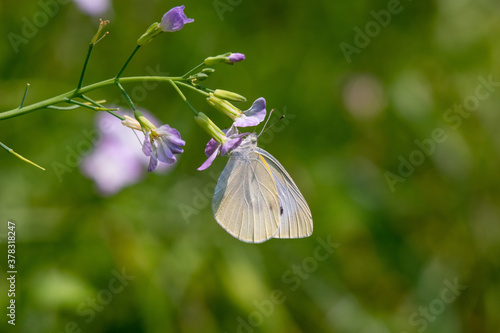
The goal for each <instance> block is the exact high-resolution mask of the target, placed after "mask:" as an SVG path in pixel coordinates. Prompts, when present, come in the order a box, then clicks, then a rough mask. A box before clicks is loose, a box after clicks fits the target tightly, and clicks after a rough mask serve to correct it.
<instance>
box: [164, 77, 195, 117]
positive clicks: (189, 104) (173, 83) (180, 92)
mask: <svg viewBox="0 0 500 333" xmlns="http://www.w3.org/2000/svg"><path fill="white" fill-rule="evenodd" d="M169 82H170V84H171V85H172V86H173V87H174V89H175V90H176V91H177V92H178V93H179V95H180V96H181V98H182V100H183V101H184V102H186V103H187V105H188V106H189V108H190V109H191V111H193V112H194V115H195V116H198V111H196V109H195V108H194V107H193V106H192V105H191V103H189V101H188V100H187V98H186V96H184V94H183V93H182V91H181V90H180V89H179V87H177V84H175V82H174V81H172V80H169ZM179 83H180V82H179Z"/></svg>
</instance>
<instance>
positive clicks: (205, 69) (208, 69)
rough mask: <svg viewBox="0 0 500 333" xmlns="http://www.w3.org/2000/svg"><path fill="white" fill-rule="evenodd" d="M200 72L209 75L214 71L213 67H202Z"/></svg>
mask: <svg viewBox="0 0 500 333" xmlns="http://www.w3.org/2000/svg"><path fill="white" fill-rule="evenodd" d="M201 72H202V73H203V74H207V75H210V74H213V73H214V72H215V69H213V68H204V69H202V70H201Z"/></svg>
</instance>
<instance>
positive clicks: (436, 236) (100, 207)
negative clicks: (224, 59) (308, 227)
mask: <svg viewBox="0 0 500 333" xmlns="http://www.w3.org/2000/svg"><path fill="white" fill-rule="evenodd" d="M49 2H50V1H48V0H45V1H43V0H42V1H41V2H38V1H15V2H7V1H6V0H5V1H3V0H2V2H0V35H1V36H3V37H2V38H1V39H0V50H1V52H0V110H10V109H12V108H15V107H16V106H17V105H19V103H20V100H21V97H22V94H23V91H24V87H25V84H26V83H27V82H29V83H30V84H31V88H30V92H29V94H28V98H27V103H34V102H37V101H40V100H42V99H45V98H49V97H52V96H54V95H57V94H60V93H63V92H66V91H69V90H71V89H73V88H74V87H75V85H76V83H77V80H78V77H79V75H80V70H81V66H82V63H83V60H84V57H85V54H86V50H87V45H88V41H89V40H90V38H91V37H92V36H93V34H94V32H95V29H96V27H97V22H98V18H99V17H102V18H106V19H110V20H111V25H110V26H109V31H110V34H109V36H108V37H106V38H105V39H104V40H103V41H101V42H100V43H99V44H98V45H97V46H96V48H95V51H94V53H93V54H92V58H91V62H90V64H89V68H88V72H87V76H86V78H85V82H86V83H87V84H88V83H92V82H96V81H99V80H103V79H107V78H111V77H112V76H114V75H115V74H116V72H117V71H118V70H119V68H120V66H121V65H122V64H123V62H124V61H125V59H126V58H127V57H128V55H129V54H130V52H131V51H132V49H133V48H134V46H135V41H136V39H137V38H138V37H139V36H140V35H141V34H142V33H143V32H144V31H145V29H146V28H147V27H149V25H150V24H151V23H152V22H155V21H159V20H160V19H161V16H162V15H163V13H164V12H166V11H167V10H168V9H170V8H171V7H174V6H177V5H181V4H182V3H175V2H169V1H160V0H150V1H132V0H121V1H116V0H115V1H113V2H112V3H111V4H110V7H109V8H108V10H107V11H106V12H105V13H104V14H95V15H91V14H89V13H87V12H85V11H84V10H82V8H81V7H79V6H77V5H76V4H75V3H74V2H72V1H62V0H61V1H60V2H55V1H52V2H51V4H52V7H47V6H45V5H43V4H47V3H49ZM54 4H57V6H54ZM183 4H184V5H186V10H185V12H186V14H187V16H188V17H190V18H194V19H195V22H194V23H193V24H189V25H186V26H185V27H184V29H182V30H181V31H179V32H176V33H172V34H163V35H161V36H159V37H158V38H156V39H155V40H154V41H153V42H152V43H151V44H149V45H147V47H144V48H143V49H141V50H140V52H139V53H138V54H137V56H136V57H135V58H134V59H133V61H132V63H131V64H130V66H129V68H128V69H127V71H126V72H125V75H127V76H130V75H147V74H148V68H150V69H158V70H159V71H161V72H164V73H169V74H171V75H179V74H182V73H184V72H186V71H187V70H189V69H190V68H192V67H194V66H195V65H196V64H198V63H200V62H201V61H202V60H203V59H204V58H205V57H207V56H211V55H216V54H220V53H224V52H227V51H233V52H241V53H244V54H245V55H246V60H245V61H244V62H242V63H239V64H236V65H235V66H225V65H221V66H218V67H216V73H215V74H214V75H212V76H211V77H210V79H209V80H208V81H207V82H206V86H208V87H211V88H221V89H228V90H232V91H235V92H238V93H241V94H243V95H245V96H246V97H247V98H248V100H249V102H247V103H246V104H245V105H243V106H242V108H247V107H249V106H250V105H251V101H253V100H254V99H256V98H258V97H260V96H264V97H265V98H266V100H267V103H268V110H270V109H271V108H274V109H275V110H276V111H278V113H287V114H288V115H289V117H288V118H286V119H287V121H286V122H285V121H283V122H282V123H281V124H278V125H277V127H276V128H274V129H272V130H270V131H269V132H268V133H267V134H266V135H265V136H264V137H263V138H262V140H261V146H262V147H264V148H265V149H266V150H268V151H269V152H270V153H271V154H273V155H274V156H275V157H276V158H278V159H279V160H280V161H281V163H282V164H283V165H284V166H285V167H286V168H287V170H288V171H289V173H290V174H291V175H292V176H293V178H294V180H295V182H296V183H297V185H298V186H299V187H300V189H301V191H302V193H303V194H304V196H305V198H306V199H307V201H308V203H309V205H310V208H311V211H312V215H313V219H314V234H313V235H312V236H311V237H309V238H305V239H300V240H270V241H268V242H266V243H264V244H260V245H252V244H245V243H242V242H240V241H238V240H236V239H234V238H233V237H231V236H230V235H229V234H227V233H226V232H225V231H224V230H223V229H222V228H221V227H219V225H218V224H217V223H216V221H215V220H214V218H213V216H212V213H211V209H210V204H209V201H210V199H211V195H209V196H207V195H204V194H200V193H203V192H207V193H209V192H211V191H212V189H213V188H214V185H215V179H216V178H217V177H218V174H219V173H220V172H221V171H222V169H223V167H224V164H225V162H226V160H224V159H223V158H219V159H218V160H217V161H216V162H215V163H214V164H213V165H212V167H211V168H210V169H209V170H207V171H205V172H199V171H197V170H196V168H197V167H198V166H199V165H201V163H202V162H203V161H204V160H205V156H204V153H203V151H204V148H205V144H206V142H207V141H208V136H207V135H206V134H205V133H204V132H202V131H201V130H200V129H199V128H198V127H197V125H196V124H195V122H194V121H193V117H192V114H191V112H190V111H189V109H188V108H187V107H186V105H185V104H183V102H182V101H181V100H180V99H179V98H178V96H177V95H176V94H175V92H174V91H173V90H172V88H171V87H170V86H169V85H167V84H162V85H160V86H158V87H157V88H156V89H154V90H147V91H146V94H145V95H136V96H135V97H136V99H135V101H136V103H137V104H138V105H139V106H140V107H142V108H145V109H147V110H150V111H151V112H153V113H154V114H155V115H156V116H157V117H158V118H159V119H161V120H162V121H163V122H168V123H169V124H171V125H172V126H174V127H176V128H177V129H179V130H180V132H181V134H182V137H183V139H185V141H186V142H187V144H186V147H185V153H184V154H183V155H182V156H181V158H180V159H179V162H178V163H177V164H176V165H175V167H174V168H173V169H172V170H171V171H170V172H168V173H166V174H162V175H159V174H148V175H145V177H144V178H143V180H142V181H141V182H139V183H137V184H135V185H132V186H129V187H127V188H124V189H123V190H122V191H120V192H119V193H117V194H115V195H113V196H107V197H104V196H101V195H99V194H98V193H97V191H96V190H95V185H94V183H93V182H92V181H91V180H89V179H87V178H86V177H85V176H83V175H82V174H81V172H80V170H79V168H70V169H71V171H68V172H65V173H64V174H63V175H62V179H59V178H58V176H57V174H56V172H55V171H54V168H53V165H54V162H58V163H62V164H64V163H66V158H67V156H68V151H69V150H71V149H76V147H77V146H78V144H79V143H80V142H82V140H85V136H84V134H83V133H84V132H83V131H84V130H91V129H92V128H94V122H95V119H94V118H95V115H94V114H92V112H91V111H88V110H82V109H79V110H75V111H72V112H60V111H54V110H42V111H37V112H35V113H32V114H29V115H25V116H22V117H17V118H13V119H9V120H6V121H2V122H1V123H0V141H2V142H3V143H5V144H7V145H8V146H10V147H12V148H14V149H15V150H16V151H17V152H19V153H21V154H23V155H24V156H26V157H28V158H30V159H32V160H33V161H35V162H37V163H39V164H40V165H42V166H45V167H46V168H47V171H45V172H42V171H40V170H38V169H36V168H33V167H31V166H29V165H28V164H26V163H23V162H21V161H20V160H18V159H16V158H14V157H13V156H12V155H10V154H8V153H6V152H5V151H3V150H2V151H1V152H0V159H1V160H0V161H1V163H0V234H1V235H2V239H1V242H2V246H1V249H2V252H3V253H4V254H3V255H2V258H3V259H2V260H1V261H0V267H1V268H2V272H1V275H0V276H2V278H1V279H0V291H1V293H0V307H1V308H2V309H3V310H2V313H3V315H2V316H1V318H2V319H1V321H0V330H1V331H8V332H10V331H16V332H80V331H81V332H246V333H248V332H273V333H276V332H371V333H373V332H397V333H400V332H408V333H409V332H429V333H430V332H494V331H497V330H498V327H500V319H499V317H498V312H499V311H500V283H499V281H500V270H499V268H498V267H499V266H498V263H499V260H500V225H499V220H500V205H499V203H500V195H499V190H498V189H499V185H500V173H499V172H498V170H499V163H498V162H499V154H500V131H498V129H497V128H498V126H499V125H500V121H499V120H500V116H499V111H498V109H499V105H500V89H499V86H500V84H499V83H496V82H500V68H499V63H500V62H499V61H498V58H499V56H500V43H499V42H498V33H499V29H500V21H499V20H498V17H499V14H500V4H499V3H498V2H497V1H494V0H480V1H472V0H460V1H457V0H435V1H402V2H401V3H399V2H397V1H395V0H390V1H385V0H384V1H367V0H365V1H327V0H324V1H317V2H311V3H307V4H306V3H303V2H291V1H283V0H281V1H272V2H270V1H262V0H259V1H243V0H239V1H237V0H217V1H186V2H184V3H183ZM44 6H45V9H44ZM47 8H49V9H47ZM50 8H52V9H50ZM54 8H56V9H57V10H55V9H54ZM51 11H52V14H51V15H48V14H47V13H51ZM40 12H42V13H43V12H45V13H46V15H45V17H46V18H47V19H46V20H45V21H44V20H43V17H41V16H40V17H38V16H37V15H42V16H43V14H40ZM375 17H378V20H379V22H377V21H376V19H375ZM34 20H38V21H36V22H38V24H39V25H40V27H38V28H37V29H36V33H33V31H31V33H29V38H25V39H23V43H21V44H19V45H17V46H16V47H14V46H13V44H12V43H11V40H9V37H8V36H9V34H10V36H13V35H12V33H14V34H17V35H18V36H21V37H22V36H23V30H22V29H23V26H24V25H25V24H27V23H26V22H27V21H29V22H34ZM44 22H45V24H42V23H44ZM366 29H368V30H366ZM360 31H361V32H360ZM23 38H24V37H23ZM343 49H344V51H343ZM16 50H17V52H16ZM345 50H348V51H345ZM346 52H347V53H346ZM346 55H347V56H346ZM481 78H482V79H481ZM488 80H489V81H492V82H493V83H490V84H489V85H488V84H485V83H484V82H485V81H488ZM136 86H139V87H140V86H141V84H130V85H127V86H126V88H127V89H128V90H129V91H132V90H133V89H134V88H135V87H136ZM137 89H140V88H137ZM138 91H139V90H138ZM186 94H187V96H188V98H189V99H190V100H191V102H192V104H193V105H194V106H195V107H196V108H197V109H198V110H199V111H204V112H206V113H208V114H210V115H213V117H214V119H215V120H216V121H217V122H218V123H219V124H220V126H221V127H223V126H227V125H228V123H227V120H226V119H224V118H223V117H221V116H219V115H216V114H215V112H214V111H212V110H211V109H210V108H209V106H208V105H207V104H206V102H205V101H204V100H203V98H201V97H200V96H199V95H196V94H192V93H190V92H186ZM89 95H90V96H92V97H93V98H96V99H106V100H108V101H116V100H117V99H119V98H120V95H119V94H118V92H117V91H116V89H113V88H109V89H103V90H100V91H95V92H93V93H91V94H89ZM122 105H123V104H122ZM460 105H464V107H467V109H465V108H462V110H461V111H460ZM123 106H125V105H123ZM454 106H456V107H455V109H454ZM436 130H437V132H438V134H439V135H437V139H436V138H433V133H435V131H436ZM415 140H418V141H417V142H416V141H415ZM422 142H423V143H424V146H423V147H424V148H420V146H422V144H421V143H422ZM425 145H426V146H425ZM68 149H69V150H68ZM131 149H140V146H139V145H136V146H134V147H131ZM86 154H88V153H87V152H84V153H83V154H82V155H81V157H82V158H83V157H84V156H83V155H86ZM182 207H184V208H185V207H189V208H190V209H191V210H192V213H193V214H191V215H190V216H189V217H188V218H185V217H184V216H183V214H182V212H181V208H182ZM8 220H12V221H15V222H16V236H17V243H16V246H17V247H16V257H17V259H16V266H17V271H18V274H17V280H16V315H17V316H16V326H15V327H12V326H11V325H8V324H7V319H8V318H7V317H6V315H5V314H6V312H7V310H6V307H7V305H8V302H9V298H8V297H7V289H8V284H7V282H6V281H7V280H6V279H5V274H6V271H7V263H6V257H7V255H6V252H7V246H6V244H5V243H6V242H5V241H6V236H7V231H8V230H7V221H8ZM327 243H334V244H335V245H334V246H333V247H331V248H330V247H328V246H326V247H322V246H324V244H327ZM322 244H323V245H322ZM328 251H329V252H328ZM120 275H121V276H122V277H121V280H120V279H117V277H116V276H120ZM123 275H126V277H123ZM127 276H128V277H127Z"/></svg>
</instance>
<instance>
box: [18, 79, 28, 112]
mask: <svg viewBox="0 0 500 333" xmlns="http://www.w3.org/2000/svg"><path fill="white" fill-rule="evenodd" d="M29 88H30V84H29V83H27V84H26V90H24V96H23V100H22V101H21V105H20V106H19V107H20V108H22V107H23V106H24V101H25V100H26V95H28V89H29Z"/></svg>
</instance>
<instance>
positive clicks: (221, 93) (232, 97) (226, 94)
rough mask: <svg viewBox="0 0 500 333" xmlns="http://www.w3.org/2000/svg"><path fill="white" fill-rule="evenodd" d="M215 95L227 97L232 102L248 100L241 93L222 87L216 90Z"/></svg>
mask: <svg viewBox="0 0 500 333" xmlns="http://www.w3.org/2000/svg"><path fill="white" fill-rule="evenodd" d="M214 96H215V97H219V98H222V99H227V100H228V101H232V102H246V101H247V99H246V98H245V97H243V96H241V95H240V94H237V93H235V92H232V91H227V90H222V89H216V90H215V91H214Z"/></svg>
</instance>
